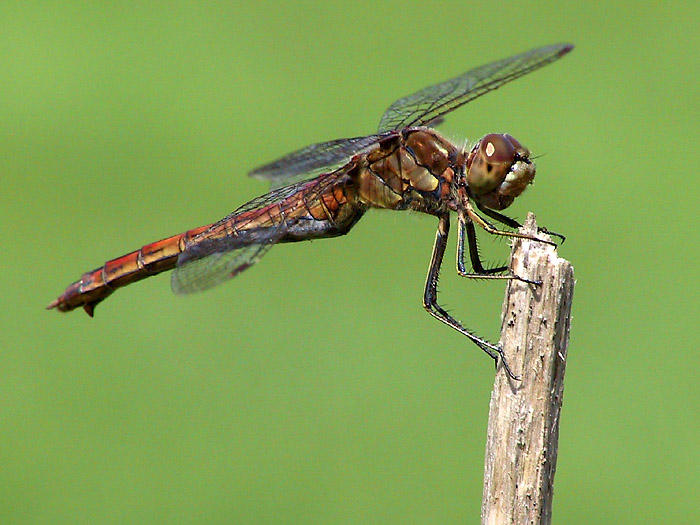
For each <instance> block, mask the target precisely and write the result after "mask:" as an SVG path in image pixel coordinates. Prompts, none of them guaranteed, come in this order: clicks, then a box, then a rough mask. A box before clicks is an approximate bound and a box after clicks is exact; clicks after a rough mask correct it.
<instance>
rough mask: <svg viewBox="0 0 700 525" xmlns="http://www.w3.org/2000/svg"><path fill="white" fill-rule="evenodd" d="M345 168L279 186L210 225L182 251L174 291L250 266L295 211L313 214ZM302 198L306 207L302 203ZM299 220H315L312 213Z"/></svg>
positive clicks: (198, 287)
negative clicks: (322, 197)
mask: <svg viewBox="0 0 700 525" xmlns="http://www.w3.org/2000/svg"><path fill="white" fill-rule="evenodd" d="M345 173H346V170H345V169H339V170H336V171H335V172H332V173H327V174H324V175H320V176H318V177H317V178H315V179H312V180H306V181H302V182H298V183H295V184H291V185H288V186H285V187H283V188H278V189H276V190H273V191H271V192H269V193H266V194H265V195H262V196H260V197H258V198H256V199H253V200H252V201H250V202H248V203H246V204H244V205H242V206H241V207H240V208H238V209H237V210H235V211H234V212H233V213H231V214H229V215H227V216H226V217H224V218H223V219H221V220H220V221H218V222H216V223H214V224H212V225H211V226H210V227H209V228H208V229H207V230H206V231H204V232H202V233H200V234H199V235H197V236H195V237H194V238H193V239H192V240H191V241H189V245H188V246H186V248H185V249H184V250H183V252H182V253H181V254H180V255H179V256H178V259H177V266H176V267H175V270H174V271H173V273H172V276H171V281H170V284H171V287H172V289H173V291H174V292H175V293H176V294H187V293H192V292H199V291H202V290H206V289H208V288H212V287H213V286H216V285H218V284H221V283H223V282H224V281H226V280H227V279H230V278H232V277H235V276H236V275H238V274H239V273H241V272H242V271H244V270H246V269H247V268H250V267H251V266H252V265H253V264H255V263H256V262H258V261H259V260H260V258H261V257H262V256H263V255H265V253H267V251H268V250H269V249H270V248H271V247H272V245H274V244H275V243H277V242H279V241H280V240H282V238H283V237H284V236H285V235H286V234H287V233H289V231H290V228H293V227H294V226H293V221H295V220H299V217H298V215H297V216H296V218H295V217H294V216H292V215H294V214H295V213H296V214H299V213H302V214H304V213H309V212H308V210H309V206H312V207H313V205H314V203H315V202H317V201H318V199H319V198H321V195H322V194H323V192H325V191H327V190H328V189H329V188H331V187H333V185H334V184H336V183H337V181H338V180H339V179H340V178H341V177H343V176H344V175H345ZM299 202H304V203H306V206H301V207H300V206H299ZM293 208H294V209H293ZM299 210H302V211H301V212H300V211H299ZM304 210H306V211H304ZM301 219H303V220H306V221H309V220H311V221H313V220H315V219H314V218H313V216H311V217H309V216H308V215H304V216H302V217H301Z"/></svg>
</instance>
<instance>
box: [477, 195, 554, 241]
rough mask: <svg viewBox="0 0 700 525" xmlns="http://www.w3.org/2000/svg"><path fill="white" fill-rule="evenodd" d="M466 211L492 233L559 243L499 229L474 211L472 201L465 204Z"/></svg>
mask: <svg viewBox="0 0 700 525" xmlns="http://www.w3.org/2000/svg"><path fill="white" fill-rule="evenodd" d="M464 211H465V212H466V214H467V215H468V216H469V218H470V219H471V220H472V221H474V222H475V223H476V224H478V225H479V226H481V227H482V228H483V229H484V230H486V231H487V232H488V233H490V234H491V235H501V236H503V237H517V238H519V239H530V240H531V241H537V242H543V243H545V244H550V245H552V246H555V247H556V245H557V243H555V242H553V241H545V240H543V239H538V238H537V237H534V236H533V235H526V234H524V233H519V232H509V231H505V230H499V229H498V228H496V227H495V226H494V225H493V224H491V223H490V222H488V221H487V220H486V219H484V218H483V217H482V216H481V215H479V214H478V213H476V212H475V211H474V208H472V206H471V203H467V204H466V205H465V206H464ZM503 217H504V218H506V216H505V215H503Z"/></svg>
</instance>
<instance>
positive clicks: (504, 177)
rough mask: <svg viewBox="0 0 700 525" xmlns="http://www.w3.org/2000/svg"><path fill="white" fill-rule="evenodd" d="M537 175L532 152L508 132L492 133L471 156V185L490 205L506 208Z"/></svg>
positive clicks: (477, 146) (482, 200) (469, 174)
mask: <svg viewBox="0 0 700 525" xmlns="http://www.w3.org/2000/svg"><path fill="white" fill-rule="evenodd" d="M534 178H535V165H534V164H533V163H532V161H531V160H530V151H529V150H528V149H527V148H526V147H524V146H523V145H522V144H520V142H518V141H517V140H515V139H514V138H513V137H511V136H510V135H508V134H503V135H502V134H500V133H490V134H488V135H486V136H485V137H483V138H482V139H481V140H480V141H479V142H477V143H476V145H475V146H474V147H473V148H472V150H471V152H470V153H469V156H468V157H467V185H468V186H469V191H470V193H471V194H472V196H473V197H474V198H475V199H476V200H478V201H479V203H481V204H483V205H484V206H486V207H487V208H491V209H493V210H504V209H505V208H507V207H508V206H510V205H511V204H512V203H513V201H514V200H515V198H516V197H517V196H518V195H520V194H521V193H522V192H523V191H525V188H527V186H528V184H532V180H533V179H534Z"/></svg>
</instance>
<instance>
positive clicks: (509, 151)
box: [479, 133, 520, 166]
mask: <svg viewBox="0 0 700 525" xmlns="http://www.w3.org/2000/svg"><path fill="white" fill-rule="evenodd" d="M512 141H514V142H515V144H513V142H512ZM516 144H517V145H516ZM518 146H520V144H519V143H518V141H517V140H515V139H513V138H512V137H509V136H508V135H499V134H498V133H490V134H489V135H486V136H485V137H484V138H483V139H481V146H480V147H479V149H480V150H481V151H483V152H484V155H486V160H487V161H488V162H493V163H496V164H508V165H509V166H510V164H512V163H513V160H514V159H515V150H516V148H517V147H518Z"/></svg>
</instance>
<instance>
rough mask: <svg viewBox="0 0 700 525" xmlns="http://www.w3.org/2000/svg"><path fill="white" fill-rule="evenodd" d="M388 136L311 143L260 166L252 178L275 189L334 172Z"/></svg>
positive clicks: (252, 173) (380, 135) (253, 172)
mask: <svg viewBox="0 0 700 525" xmlns="http://www.w3.org/2000/svg"><path fill="white" fill-rule="evenodd" d="M386 135H388V133H384V134H378V135H369V136H367V137H352V138H347V139H337V140H330V141H328V142H320V143H318V144H312V145H311V146H307V147H305V148H302V149H300V150H297V151H294V152H292V153H290V154H289V155H285V156H284V157H282V158H280V159H278V160H276V161H274V162H271V163H269V164H265V165H264V166H260V167H259V168H256V169H254V170H253V171H251V172H250V173H249V175H250V176H251V177H254V178H256V179H261V180H267V181H269V182H270V189H273V190H274V189H277V188H279V187H281V186H283V185H286V184H291V183H293V182H297V181H301V180H304V179H310V178H312V177H314V176H316V175H318V174H320V173H322V172H329V171H333V170H334V169H335V168H338V167H340V166H341V165H343V164H345V163H346V162H347V161H348V160H350V158H352V157H353V156H354V155H356V154H357V153H359V152H361V151H362V150H364V149H366V148H368V147H369V146H371V145H372V144H374V143H376V142H378V141H379V140H381V139H382V138H383V137H385V136H386Z"/></svg>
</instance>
